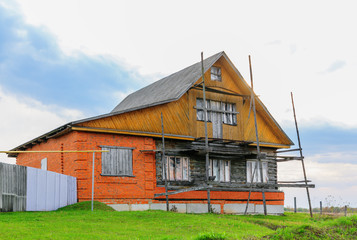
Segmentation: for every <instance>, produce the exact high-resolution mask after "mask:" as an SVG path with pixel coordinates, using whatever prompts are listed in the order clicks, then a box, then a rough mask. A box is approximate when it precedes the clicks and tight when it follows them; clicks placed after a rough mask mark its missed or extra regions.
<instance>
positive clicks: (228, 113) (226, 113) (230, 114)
mask: <svg viewBox="0 0 357 240" xmlns="http://www.w3.org/2000/svg"><path fill="white" fill-rule="evenodd" d="M212 102H218V103H220V109H213V108H212V107H211V106H212ZM198 103H200V104H198ZM206 105H207V108H206V109H207V118H206V119H207V122H211V121H212V112H217V113H221V117H222V123H223V124H226V125H231V126H237V125H238V118H237V114H239V112H237V110H236V109H237V108H236V106H237V104H236V103H232V102H222V101H215V100H211V99H206ZM227 106H230V109H231V110H226V109H227ZM194 108H195V109H196V120H197V121H204V108H203V99H202V98H196V106H195V107H194ZM223 108H224V109H223ZM227 119H230V120H231V122H229V121H228V120H227Z"/></svg>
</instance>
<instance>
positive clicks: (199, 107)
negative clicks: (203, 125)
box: [196, 98, 211, 122]
mask: <svg viewBox="0 0 357 240" xmlns="http://www.w3.org/2000/svg"><path fill="white" fill-rule="evenodd" d="M196 104H197V120H199V121H204V120H205V119H204V118H203V117H204V111H203V106H204V104H203V99H202V98H197V100H196ZM206 108H207V109H211V101H210V100H206ZM206 119H207V122H210V121H211V113H210V112H208V111H207V118H206Z"/></svg>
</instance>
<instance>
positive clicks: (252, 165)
mask: <svg viewBox="0 0 357 240" xmlns="http://www.w3.org/2000/svg"><path fill="white" fill-rule="evenodd" d="M258 163H259V162H258V161H257V160H247V182H248V183H250V182H251V181H252V176H253V173H254V171H255V173H254V178H253V182H261V179H260V168H259V164H258ZM261 163H262V168H263V169H262V170H263V182H265V183H267V182H268V181H269V176H268V162H266V161H261Z"/></svg>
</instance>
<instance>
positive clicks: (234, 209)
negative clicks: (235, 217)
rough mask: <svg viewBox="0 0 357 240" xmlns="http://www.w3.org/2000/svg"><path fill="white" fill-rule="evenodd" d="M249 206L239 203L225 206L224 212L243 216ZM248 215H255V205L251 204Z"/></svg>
mask: <svg viewBox="0 0 357 240" xmlns="http://www.w3.org/2000/svg"><path fill="white" fill-rule="evenodd" d="M246 205H247V204H244V203H237V204H229V203H227V204H224V207H223V212H224V213H227V214H242V213H244V211H245V207H246ZM247 213H250V214H251V213H255V205H254V204H249V205H248V210H247Z"/></svg>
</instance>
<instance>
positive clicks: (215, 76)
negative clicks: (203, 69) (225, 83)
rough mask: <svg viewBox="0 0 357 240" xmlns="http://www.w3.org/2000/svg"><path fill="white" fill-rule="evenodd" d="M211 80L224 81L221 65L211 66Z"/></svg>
mask: <svg viewBox="0 0 357 240" xmlns="http://www.w3.org/2000/svg"><path fill="white" fill-rule="evenodd" d="M211 80H212V81H220V82H221V81H222V73H221V68H220V67H211Z"/></svg>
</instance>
